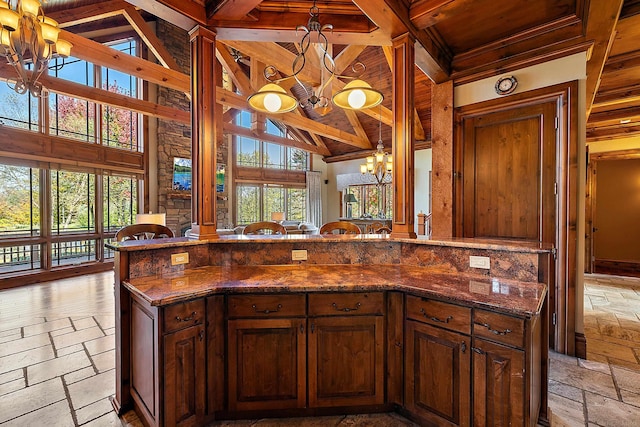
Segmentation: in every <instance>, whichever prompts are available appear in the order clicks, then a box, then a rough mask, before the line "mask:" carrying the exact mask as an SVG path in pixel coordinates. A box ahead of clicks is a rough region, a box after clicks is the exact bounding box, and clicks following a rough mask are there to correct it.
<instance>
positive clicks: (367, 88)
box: [247, 0, 383, 113]
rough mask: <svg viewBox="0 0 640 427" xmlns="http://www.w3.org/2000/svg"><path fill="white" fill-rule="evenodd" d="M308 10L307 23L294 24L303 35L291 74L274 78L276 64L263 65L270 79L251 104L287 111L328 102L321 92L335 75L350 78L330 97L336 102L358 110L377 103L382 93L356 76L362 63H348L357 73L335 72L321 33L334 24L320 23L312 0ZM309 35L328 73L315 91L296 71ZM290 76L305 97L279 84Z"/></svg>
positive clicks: (300, 66)
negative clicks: (290, 92)
mask: <svg viewBox="0 0 640 427" xmlns="http://www.w3.org/2000/svg"><path fill="white" fill-rule="evenodd" d="M309 14H310V15H311V17H310V18H309V22H308V23H307V26H304V25H299V26H297V27H296V33H297V32H298V31H302V32H304V36H302V40H301V41H300V48H299V51H298V54H297V55H296V57H295V59H294V60H293V64H292V65H291V69H292V71H293V74H292V75H290V76H286V77H282V78H277V76H278V75H279V72H278V69H277V68H276V67H275V66H273V65H268V66H267V67H265V69H264V77H265V78H266V79H267V80H268V81H269V83H267V84H266V85H264V86H263V87H262V88H260V90H259V91H258V92H256V93H254V94H253V95H251V96H250V97H249V98H248V100H247V101H248V102H249V105H250V106H251V108H253V109H254V110H257V111H260V112H263V113H286V112H289V111H292V110H294V109H295V108H296V107H297V106H298V105H300V106H301V107H303V108H304V107H307V106H313V107H316V106H317V107H326V106H327V105H329V100H328V99H327V97H325V96H324V95H323V93H324V90H325V89H326V87H327V86H328V85H329V83H330V82H331V80H333V79H334V78H339V79H345V80H351V81H350V82H349V83H347V84H346V85H345V86H344V88H343V89H342V90H341V91H339V92H337V93H336V94H335V95H334V96H333V98H332V101H333V103H334V104H335V105H336V106H338V107H340V108H345V109H349V110H361V109H366V108H371V107H375V106H376V105H378V104H380V103H381V102H382V98H383V95H382V93H380V91H378V90H375V89H373V88H372V87H371V85H369V84H368V83H367V82H365V81H364V80H361V79H359V78H357V77H358V76H359V75H361V74H362V73H363V72H364V70H365V66H364V64H363V63H361V62H357V63H355V64H354V65H353V66H352V67H351V68H352V70H353V71H354V73H357V76H356V77H350V76H343V75H340V74H336V72H335V62H334V60H333V58H332V57H331V55H329V53H328V49H329V42H328V40H327V36H326V35H325V33H324V32H326V31H333V25H331V24H324V25H321V24H320V21H319V9H318V7H317V6H316V2H315V0H314V2H313V6H312V7H311V9H309ZM312 35H313V36H312ZM312 37H313V40H314V43H317V44H318V46H319V47H320V49H321V50H322V58H321V60H320V63H321V67H324V68H325V69H326V71H328V73H329V76H328V78H326V79H325V81H324V83H323V84H322V85H321V86H320V88H319V89H318V90H317V91H316V92H313V91H309V90H308V89H307V88H306V86H305V85H304V84H303V83H302V82H301V81H300V80H299V79H298V75H299V74H300V72H301V71H302V70H303V69H304V66H305V64H306V54H307V51H308V50H309V47H310V45H311V39H312ZM313 51H314V50H313V49H312V52H313ZM289 79H295V80H296V81H297V82H298V83H299V84H300V86H301V87H302V88H303V89H304V91H305V93H306V99H303V100H301V101H298V100H297V99H296V98H295V97H293V96H291V95H290V94H288V93H287V91H286V90H284V89H283V88H282V87H281V86H280V85H279V83H280V82H283V81H285V80H289Z"/></svg>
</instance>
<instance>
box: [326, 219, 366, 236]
mask: <svg viewBox="0 0 640 427" xmlns="http://www.w3.org/2000/svg"><path fill="white" fill-rule="evenodd" d="M336 231H337V232H338V233H337V234H361V233H362V231H360V227H358V226H357V225H355V224H354V223H352V222H349V221H334V222H327V223H326V224H322V227H320V234H336V233H335V232H336Z"/></svg>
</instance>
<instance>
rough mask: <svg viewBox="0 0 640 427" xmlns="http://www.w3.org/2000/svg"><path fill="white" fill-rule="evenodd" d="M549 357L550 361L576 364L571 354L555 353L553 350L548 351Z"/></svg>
mask: <svg viewBox="0 0 640 427" xmlns="http://www.w3.org/2000/svg"><path fill="white" fill-rule="evenodd" d="M549 359H550V360H552V361H558V362H564V363H568V364H570V365H574V366H575V365H576V364H577V361H576V358H575V357H573V356H567V355H566V354H562V353H557V352H555V351H553V350H551V351H549Z"/></svg>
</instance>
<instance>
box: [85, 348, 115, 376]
mask: <svg viewBox="0 0 640 427" xmlns="http://www.w3.org/2000/svg"><path fill="white" fill-rule="evenodd" d="M91 360H93V364H94V365H95V367H96V369H97V370H98V372H106V371H109V370H111V369H115V367H116V351H115V350H109V351H106V352H104V353H100V354H96V355H93V356H91Z"/></svg>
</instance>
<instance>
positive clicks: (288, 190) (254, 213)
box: [236, 184, 307, 225]
mask: <svg viewBox="0 0 640 427" xmlns="http://www.w3.org/2000/svg"><path fill="white" fill-rule="evenodd" d="M236 203H237V204H236V205H237V214H236V223H237V224H238V225H245V224H249V223H252V222H257V221H270V220H271V213H272V212H285V213H286V215H285V218H286V219H287V220H288V221H304V220H305V219H306V213H307V191H306V189H304V188H292V187H286V186H284V185H277V184H237V185H236Z"/></svg>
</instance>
